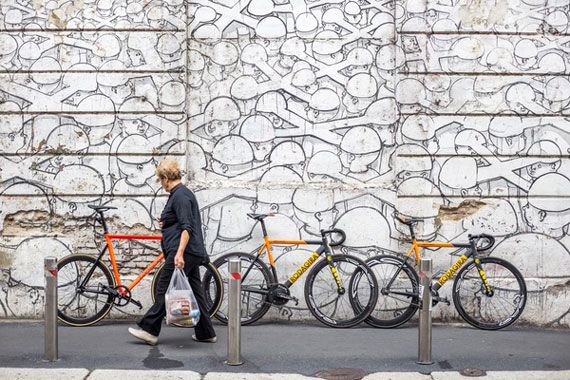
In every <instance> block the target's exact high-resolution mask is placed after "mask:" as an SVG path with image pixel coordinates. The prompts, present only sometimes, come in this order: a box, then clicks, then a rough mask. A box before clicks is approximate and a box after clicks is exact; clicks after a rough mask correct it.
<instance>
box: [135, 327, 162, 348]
mask: <svg viewBox="0 0 570 380" xmlns="http://www.w3.org/2000/svg"><path fill="white" fill-rule="evenodd" d="M129 333H130V334H131V335H132V336H134V337H135V338H138V339H140V340H143V341H144V342H145V343H147V344H150V345H151V346H154V345H156V344H157V343H158V337H157V336H154V335H152V334H149V333H147V332H146V331H144V330H143V329H134V328H132V327H129Z"/></svg>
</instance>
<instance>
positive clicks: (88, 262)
mask: <svg viewBox="0 0 570 380" xmlns="http://www.w3.org/2000/svg"><path fill="white" fill-rule="evenodd" d="M93 265H96V268H95V270H94V272H93V273H92V275H91V278H90V279H89V282H88V283H87V285H90V284H92V286H95V285H97V290H98V291H99V290H101V289H103V287H107V288H108V289H112V288H113V287H115V278H114V277H113V275H112V274H111V271H110V270H109V268H107V267H106V266H105V265H103V263H101V262H100V261H99V262H97V259H96V258H94V257H92V256H88V255H82V254H77V255H69V256H66V257H64V258H63V259H61V260H60V261H59V262H58V264H57V269H58V275H57V291H58V299H57V309H58V310H57V316H58V318H59V320H60V321H62V322H63V323H65V324H67V325H69V326H76V327H82V326H90V325H93V324H95V323H97V322H98V321H100V320H101V319H103V318H104V317H105V316H106V315H107V314H108V313H109V311H110V310H111V308H112V307H113V300H114V298H115V297H114V296H113V295H112V294H111V293H108V294H96V295H95V296H93V298H92V297H88V296H87V295H85V293H81V292H79V291H78V289H77V287H78V286H79V283H80V281H81V274H83V275H86V274H87V273H88V271H89V269H90V268H91V267H92V266H93ZM66 289H70V290H71V291H72V292H73V298H71V300H70V301H68V299H67V297H66V296H65V294H66ZM100 296H101V297H102V298H103V300H102V301H99V300H98V297H100ZM76 299H77V302H78V303H77V309H76V311H77V314H76V315H70V313H68V309H69V307H70V306H71V305H72V303H74V302H75V300H76ZM89 299H92V300H94V302H93V307H89V306H88V305H87V303H85V304H83V305H82V304H81V300H85V301H88V300H89ZM97 305H101V309H99V310H97Z"/></svg>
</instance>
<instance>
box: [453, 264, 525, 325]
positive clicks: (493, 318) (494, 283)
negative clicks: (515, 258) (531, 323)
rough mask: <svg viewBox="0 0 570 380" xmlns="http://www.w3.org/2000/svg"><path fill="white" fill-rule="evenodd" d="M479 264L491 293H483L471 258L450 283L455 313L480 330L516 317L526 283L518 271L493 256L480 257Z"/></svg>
mask: <svg viewBox="0 0 570 380" xmlns="http://www.w3.org/2000/svg"><path fill="white" fill-rule="evenodd" d="M480 264H481V265H482V267H483V271H484V272H485V277H486V278H487V282H488V283H489V285H490V286H491V288H492V290H493V294H492V296H488V295H486V293H485V290H484V285H483V281H482V280H481V277H480V275H479V271H478V268H477V266H476V264H475V262H472V263H470V264H469V265H468V266H466V267H465V268H463V269H462V270H461V272H460V273H458V275H457V278H456V280H455V282H454V284H453V301H454V303H455V307H456V308H457V311H458V313H459V315H461V317H462V318H463V319H464V320H465V321H466V322H467V323H469V324H471V325H472V326H474V327H477V328H479V329H483V330H499V329H502V328H505V327H507V326H509V325H510V324H512V323H513V322H514V321H516V320H517V319H518V317H519V316H520V315H521V314H522V312H523V310H524V306H525V304H526V285H525V283H524V279H523V277H522V275H521V274H520V272H519V271H518V270H517V269H516V268H515V267H514V266H513V265H512V264H510V263H508V262H505V261H503V260H500V259H497V258H490V257H489V258H482V259H480Z"/></svg>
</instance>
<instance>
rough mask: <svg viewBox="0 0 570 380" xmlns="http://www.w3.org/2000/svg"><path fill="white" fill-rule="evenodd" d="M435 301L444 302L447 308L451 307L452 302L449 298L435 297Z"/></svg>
mask: <svg viewBox="0 0 570 380" xmlns="http://www.w3.org/2000/svg"><path fill="white" fill-rule="evenodd" d="M433 300H434V301H437V302H443V303H444V304H446V305H447V306H449V305H451V302H450V301H449V299H447V297H434V298H433Z"/></svg>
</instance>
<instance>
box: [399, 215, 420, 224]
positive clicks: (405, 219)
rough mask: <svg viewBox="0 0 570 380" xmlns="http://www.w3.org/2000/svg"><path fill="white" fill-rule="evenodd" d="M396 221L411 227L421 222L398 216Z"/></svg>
mask: <svg viewBox="0 0 570 380" xmlns="http://www.w3.org/2000/svg"><path fill="white" fill-rule="evenodd" d="M396 219H398V220H399V221H400V222H401V223H404V224H405V225H407V226H411V225H412V224H414V223H416V222H419V221H420V219H414V218H407V217H405V216H402V215H396Z"/></svg>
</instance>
